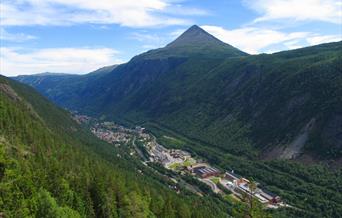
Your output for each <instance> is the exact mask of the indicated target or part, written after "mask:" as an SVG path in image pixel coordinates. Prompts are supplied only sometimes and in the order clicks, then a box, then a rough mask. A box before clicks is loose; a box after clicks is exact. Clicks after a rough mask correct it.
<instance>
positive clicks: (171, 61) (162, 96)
mask: <svg viewBox="0 0 342 218" xmlns="http://www.w3.org/2000/svg"><path fill="white" fill-rule="evenodd" d="M256 43H257V42H256ZM85 64H86V63H85ZM341 69H342V42H336V43H328V44H322V45H317V46H312V47H307V48H302V49H296V50H291V51H284V52H278V53H275V54H260V55H249V54H247V53H245V52H243V51H240V50H238V49H237V48H234V47H233V46H231V45H228V44H225V43H223V42H221V41H220V40H218V39H217V38H215V37H214V36H212V35H210V34H209V33H207V32H205V31H204V30H202V29H201V28H200V27H198V26H192V27H191V28H190V29H188V30H187V31H186V32H184V33H183V34H182V35H181V36H180V37H179V38H177V39H176V40H175V41H173V42H171V43H170V44H168V45H167V46H166V47H164V48H160V49H155V50H151V51H148V52H146V53H143V54H140V55H138V56H135V57H134V58H132V59H131V60H130V61H129V62H128V63H126V64H121V65H118V66H110V67H106V68H101V69H99V70H98V71H95V72H92V73H89V74H86V75H59V74H58V75H54V74H48V75H44V74H43V75H42V74H41V75H30V76H18V77H15V78H14V79H16V80H18V81H20V82H23V83H26V84H29V85H31V86H33V87H34V88H36V89H37V90H38V91H39V92H41V93H42V94H43V95H45V96H47V97H48V98H49V99H51V100H52V101H53V102H55V103H57V104H58V105H60V106H62V107H65V108H67V109H69V110H76V111H79V112H81V113H84V114H89V115H92V116H97V117H102V118H105V119H114V120H121V121H122V122H133V123H139V124H143V123H147V122H148V123H155V124H158V125H160V126H163V128H165V129H169V130H172V131H176V132H178V133H180V134H182V135H184V136H186V137H189V138H192V139H196V140H200V141H202V142H205V143H206V144H207V145H209V146H211V147H212V148H214V149H220V150H222V151H224V152H228V153H232V154H236V155H242V156H247V157H251V158H262V159H274V158H280V159H299V160H307V159H310V160H314V161H317V160H337V161H340V160H341V157H342V72H341Z"/></svg>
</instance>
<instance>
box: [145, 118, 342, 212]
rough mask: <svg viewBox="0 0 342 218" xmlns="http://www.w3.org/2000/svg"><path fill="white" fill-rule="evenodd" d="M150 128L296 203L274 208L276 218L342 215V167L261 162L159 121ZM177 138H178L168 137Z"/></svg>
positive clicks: (163, 140)
mask: <svg viewBox="0 0 342 218" xmlns="http://www.w3.org/2000/svg"><path fill="white" fill-rule="evenodd" d="M146 127H147V128H148V129H149V130H150V131H152V133H153V134H154V135H155V136H156V137H157V138H158V141H159V142H160V143H162V144H163V145H166V146H170V147H174V146H175V145H176V146H177V147H178V148H181V149H184V150H187V151H189V152H191V153H192V154H193V155H199V157H200V158H203V157H205V158H206V159H207V160H208V161H209V162H210V163H212V164H214V165H215V166H216V167H219V168H221V169H224V170H234V171H235V172H236V173H238V174H241V175H244V176H246V177H247V178H252V179H254V180H255V181H257V182H259V183H260V186H261V187H264V188H266V189H268V190H270V191H272V192H275V193H277V194H279V196H281V197H282V199H283V200H284V202H286V203H288V204H290V205H292V206H294V207H295V208H296V209H292V210H276V211H273V213H272V214H273V216H274V217H283V216H284V217H341V214H342V194H341V192H340V190H341V189H342V170H341V169H337V170H331V169H329V168H327V166H323V165H312V166H306V165H304V164H301V163H295V162H289V161H283V160H282V161H281V160H273V161H259V160H251V159H250V158H245V157H238V156H236V155H231V154H226V153H225V152H222V151H218V150H217V149H215V148H210V145H207V144H205V143H204V142H202V141H198V140H196V139H190V138H187V137H185V136H184V135H182V134H180V133H177V132H176V131H175V130H170V129H167V128H165V127H163V126H161V125H157V124H155V123H146ZM165 135H167V136H172V137H174V138H177V139H178V140H177V143H175V142H174V140H170V139H169V138H165V137H164V136H165Z"/></svg>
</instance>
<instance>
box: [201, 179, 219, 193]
mask: <svg viewBox="0 0 342 218" xmlns="http://www.w3.org/2000/svg"><path fill="white" fill-rule="evenodd" d="M200 180H201V181H202V182H204V183H205V184H207V185H209V186H210V188H211V190H213V192H215V193H219V192H220V189H219V188H217V186H216V184H215V183H214V182H213V181H211V180H210V179H200Z"/></svg>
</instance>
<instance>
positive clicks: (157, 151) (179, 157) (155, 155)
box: [148, 142, 191, 168]
mask: <svg viewBox="0 0 342 218" xmlns="http://www.w3.org/2000/svg"><path fill="white" fill-rule="evenodd" d="M148 145H149V149H148V152H149V154H150V161H152V162H158V163H161V164H162V165H163V166H164V167H166V168H170V166H172V165H174V164H182V163H184V162H185V161H186V160H187V159H188V158H191V155H190V154H189V153H188V152H186V151H182V150H178V149H166V148H164V147H163V146H162V145H160V144H158V143H155V142H149V144H148Z"/></svg>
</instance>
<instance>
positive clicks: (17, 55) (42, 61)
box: [0, 47, 122, 76]
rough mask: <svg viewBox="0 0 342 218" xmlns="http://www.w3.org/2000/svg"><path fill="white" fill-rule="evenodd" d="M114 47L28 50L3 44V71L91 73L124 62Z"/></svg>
mask: <svg viewBox="0 0 342 218" xmlns="http://www.w3.org/2000/svg"><path fill="white" fill-rule="evenodd" d="M117 54H118V52H117V51H116V50H113V49H111V48H45V49H39V50H33V51H27V50H24V49H20V48H8V47H1V48H0V73H1V74H4V75H7V76H14V75H24V74H34V73H41V72H61V73H87V72H90V71H93V70H95V69H98V68H100V67H103V66H106V65H113V64H118V63H121V62H122V61H120V60H119V59H117V58H116V55H117Z"/></svg>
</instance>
